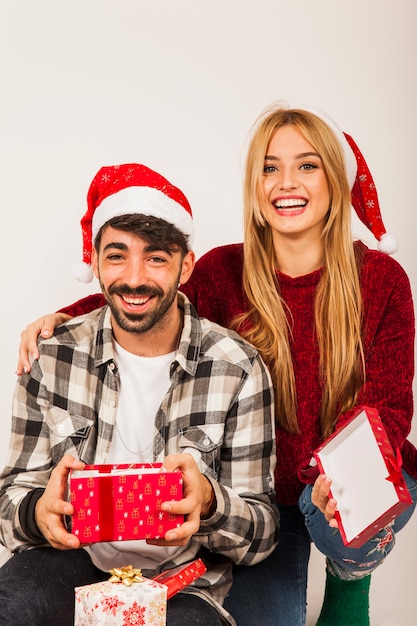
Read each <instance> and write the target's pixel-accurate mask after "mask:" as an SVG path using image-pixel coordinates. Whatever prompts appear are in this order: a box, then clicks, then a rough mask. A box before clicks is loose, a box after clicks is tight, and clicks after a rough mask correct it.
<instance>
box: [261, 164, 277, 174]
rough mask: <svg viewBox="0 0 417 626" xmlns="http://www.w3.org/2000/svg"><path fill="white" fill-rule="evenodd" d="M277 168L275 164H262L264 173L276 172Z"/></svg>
mask: <svg viewBox="0 0 417 626" xmlns="http://www.w3.org/2000/svg"><path fill="white" fill-rule="evenodd" d="M276 171H277V168H276V167H275V165H265V166H264V174H271V173H272V172H276Z"/></svg>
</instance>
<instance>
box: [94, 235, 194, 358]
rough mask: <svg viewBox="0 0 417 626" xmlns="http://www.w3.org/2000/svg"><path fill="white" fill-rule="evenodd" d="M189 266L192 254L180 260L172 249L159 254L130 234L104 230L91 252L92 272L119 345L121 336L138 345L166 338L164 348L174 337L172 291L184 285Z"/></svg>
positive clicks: (140, 239) (190, 268) (153, 248)
mask: <svg viewBox="0 0 417 626" xmlns="http://www.w3.org/2000/svg"><path fill="white" fill-rule="evenodd" d="M193 266H194V255H193V253H192V252H188V253H187V254H186V255H185V256H184V257H183V255H182V253H181V252H180V250H179V249H177V248H175V247H174V248H173V247H172V246H171V248H170V249H168V247H164V248H163V249H160V248H158V247H157V246H155V245H153V244H152V245H151V244H149V243H148V242H147V241H145V240H144V239H142V238H141V237H139V236H138V235H136V234H134V233H132V232H128V231H123V230H119V229H116V228H113V227H112V226H107V227H105V228H104V230H103V232H102V235H101V239H100V247H99V250H98V251H97V250H95V249H94V250H93V257H92V267H93V269H94V273H95V275H96V277H97V278H98V279H99V281H100V285H101V288H102V291H103V295H104V297H105V298H106V301H107V303H108V304H109V306H110V309H111V312H112V317H113V331H114V333H115V336H116V339H117V340H118V341H119V343H121V345H123V344H124V342H123V337H125V340H126V333H135V334H136V335H140V338H141V339H144V336H145V335H148V336H149V334H152V333H158V334H159V336H160V335H161V333H166V334H167V339H168V342H169V341H170V340H171V336H172V335H173V336H174V337H176V333H177V330H178V307H177V300H176V295H177V289H178V285H179V283H181V282H182V283H184V282H186V281H187V280H188V278H189V277H190V275H191V272H192V269H193ZM127 339H128V340H129V339H130V338H129V337H127ZM124 347H125V346H124Z"/></svg>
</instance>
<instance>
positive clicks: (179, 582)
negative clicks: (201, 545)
mask: <svg viewBox="0 0 417 626" xmlns="http://www.w3.org/2000/svg"><path fill="white" fill-rule="evenodd" d="M206 571H207V568H206V566H205V565H204V563H203V561H202V560H201V559H196V560H195V561H192V562H191V563H188V564H187V565H179V566H178V567H173V568H172V569H169V570H166V571H165V572H162V573H161V574H158V575H157V576H154V577H153V580H156V581H158V582H159V583H161V584H163V585H166V586H167V588H168V593H167V599H168V600H169V599H170V598H172V596H175V594H176V593H178V591H181V589H184V587H187V586H188V585H189V584H190V583H192V582H193V581H194V580H197V578H200V576H202V575H203V574H204V573H205V572H206Z"/></svg>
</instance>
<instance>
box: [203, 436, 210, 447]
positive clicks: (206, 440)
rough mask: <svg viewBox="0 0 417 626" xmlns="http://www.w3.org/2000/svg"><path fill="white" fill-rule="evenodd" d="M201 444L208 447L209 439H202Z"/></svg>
mask: <svg viewBox="0 0 417 626" xmlns="http://www.w3.org/2000/svg"><path fill="white" fill-rule="evenodd" d="M203 443H204V445H205V446H208V445H209V443H210V439H209V438H208V437H206V438H205V439H204V441H203Z"/></svg>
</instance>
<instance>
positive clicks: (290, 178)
mask: <svg viewBox="0 0 417 626" xmlns="http://www.w3.org/2000/svg"><path fill="white" fill-rule="evenodd" d="M278 182H279V187H280V189H282V190H283V191H286V190H288V189H295V188H296V187H297V186H298V182H297V177H296V175H295V172H294V170H293V168H292V167H283V168H281V170H280V172H279V180H278Z"/></svg>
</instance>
